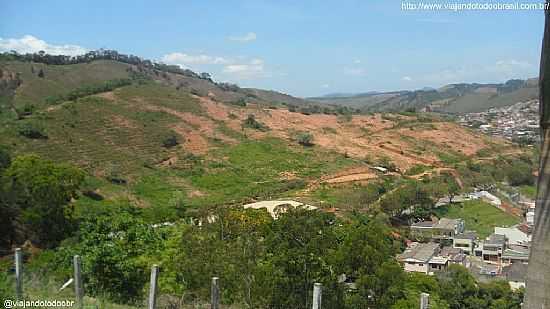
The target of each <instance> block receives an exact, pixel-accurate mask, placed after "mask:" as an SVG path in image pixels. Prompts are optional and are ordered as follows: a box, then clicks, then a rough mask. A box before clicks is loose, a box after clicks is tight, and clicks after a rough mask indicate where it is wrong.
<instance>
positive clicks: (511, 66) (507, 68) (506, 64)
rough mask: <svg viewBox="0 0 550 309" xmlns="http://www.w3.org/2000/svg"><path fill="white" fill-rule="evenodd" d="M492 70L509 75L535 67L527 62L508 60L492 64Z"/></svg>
mask: <svg viewBox="0 0 550 309" xmlns="http://www.w3.org/2000/svg"><path fill="white" fill-rule="evenodd" d="M492 68H493V69H494V70H496V71H499V72H510V73H511V72H514V71H522V70H530V69H534V68H535V66H534V65H532V64H531V63H529V62H527V61H521V60H515V59H510V60H499V61H497V62H496V63H495V64H494V66H493V67H492Z"/></svg>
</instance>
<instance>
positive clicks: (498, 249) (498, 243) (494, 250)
mask: <svg viewBox="0 0 550 309" xmlns="http://www.w3.org/2000/svg"><path fill="white" fill-rule="evenodd" d="M481 247H482V251H481V256H482V259H483V260H484V261H485V262H488V263H498V262H500V258H501V257H502V253H503V252H504V249H505V248H506V236H504V235H499V234H491V235H490V236H489V237H488V238H487V239H486V240H485V241H483V244H482V246H481Z"/></svg>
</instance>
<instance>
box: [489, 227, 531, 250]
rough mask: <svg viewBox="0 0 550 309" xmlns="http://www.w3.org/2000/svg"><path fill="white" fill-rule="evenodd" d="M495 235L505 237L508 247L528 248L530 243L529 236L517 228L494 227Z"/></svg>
mask: <svg viewBox="0 0 550 309" xmlns="http://www.w3.org/2000/svg"><path fill="white" fill-rule="evenodd" d="M495 234H499V235H504V236H506V240H507V243H508V244H509V245H522V246H528V245H529V243H530V242H531V235H528V234H527V233H525V232H523V231H521V230H520V229H518V228H517V227H515V226H514V227H495Z"/></svg>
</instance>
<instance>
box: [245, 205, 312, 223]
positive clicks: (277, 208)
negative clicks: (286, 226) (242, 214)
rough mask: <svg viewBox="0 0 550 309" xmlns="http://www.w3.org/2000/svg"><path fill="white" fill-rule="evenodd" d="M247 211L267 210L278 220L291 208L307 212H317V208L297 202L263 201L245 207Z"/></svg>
mask: <svg viewBox="0 0 550 309" xmlns="http://www.w3.org/2000/svg"><path fill="white" fill-rule="evenodd" d="M243 207H244V208H245V209H249V208H252V209H262V208H265V209H266V210H267V212H268V213H269V214H270V215H271V216H272V217H273V218H274V219H277V217H278V216H279V214H281V213H284V212H286V211H287V210H288V209H289V208H291V207H292V208H296V207H302V208H305V209H307V210H315V209H317V207H315V206H311V205H307V204H304V203H300V202H297V201H290V200H288V201H286V200H285V201H262V202H256V203H251V204H246V205H243Z"/></svg>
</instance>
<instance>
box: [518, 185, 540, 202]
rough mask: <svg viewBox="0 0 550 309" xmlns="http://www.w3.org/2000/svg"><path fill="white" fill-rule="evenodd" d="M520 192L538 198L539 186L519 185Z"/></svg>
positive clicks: (528, 196) (531, 197)
mask: <svg viewBox="0 0 550 309" xmlns="http://www.w3.org/2000/svg"><path fill="white" fill-rule="evenodd" d="M519 192H520V193H521V195H524V196H525V197H527V198H530V199H535V198H537V187H536V186H534V185H523V186H520V187H519Z"/></svg>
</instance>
